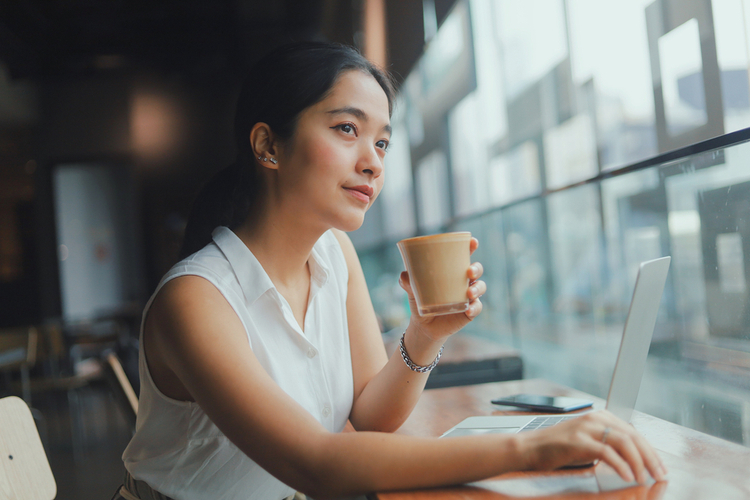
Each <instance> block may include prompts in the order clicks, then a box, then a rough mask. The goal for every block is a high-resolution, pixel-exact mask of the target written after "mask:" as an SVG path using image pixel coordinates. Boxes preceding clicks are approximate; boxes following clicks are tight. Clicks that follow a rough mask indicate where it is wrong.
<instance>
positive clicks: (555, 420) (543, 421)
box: [520, 415, 580, 432]
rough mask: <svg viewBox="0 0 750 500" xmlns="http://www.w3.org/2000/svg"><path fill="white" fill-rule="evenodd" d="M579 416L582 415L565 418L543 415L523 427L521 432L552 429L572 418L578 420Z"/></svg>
mask: <svg viewBox="0 0 750 500" xmlns="http://www.w3.org/2000/svg"><path fill="white" fill-rule="evenodd" d="M578 416H580V415H568V416H564V417H549V416H547V415H542V416H539V417H535V418H534V419H533V420H532V421H531V422H529V423H528V424H526V425H525V426H523V427H522V428H521V431H520V432H525V431H533V430H536V429H544V428H546V427H551V426H553V425H555V424H559V423H560V422H564V421H565V420H570V419H571V418H576V417H578Z"/></svg>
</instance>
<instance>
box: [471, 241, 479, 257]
mask: <svg viewBox="0 0 750 500" xmlns="http://www.w3.org/2000/svg"><path fill="white" fill-rule="evenodd" d="M477 248H479V240H478V239H476V238H472V239H471V242H470V243H469V252H470V253H469V255H471V254H473V253H474V252H475V251H476V249H477Z"/></svg>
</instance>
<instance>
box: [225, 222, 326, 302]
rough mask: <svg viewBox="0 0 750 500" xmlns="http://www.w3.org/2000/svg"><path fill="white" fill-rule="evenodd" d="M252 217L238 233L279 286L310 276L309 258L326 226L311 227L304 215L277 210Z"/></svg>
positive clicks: (289, 284)
mask: <svg viewBox="0 0 750 500" xmlns="http://www.w3.org/2000/svg"><path fill="white" fill-rule="evenodd" d="M268 213H269V212H266V213H265V214H264V215H265V216H263V215H261V216H259V217H256V218H255V220H248V221H247V222H245V223H244V224H243V225H242V226H240V227H238V228H237V229H236V230H235V234H237V236H238V237H239V238H240V239H241V240H242V242H243V243H245V245H247V247H248V248H249V249H250V251H251V252H253V255H255V258H257V259H258V261H259V262H260V264H261V265H262V266H263V269H264V270H265V271H266V273H267V274H268V276H269V278H271V281H272V282H273V283H274V285H276V286H277V287H283V288H289V287H296V286H297V285H298V284H300V283H302V282H307V280H308V279H309V270H308V267H307V261H308V259H309V258H310V253H311V252H312V249H313V246H314V245H315V243H316V242H317V241H318V239H320V237H321V235H322V234H323V232H325V230H324V229H322V228H318V229H315V228H311V227H310V225H308V224H305V223H304V222H303V221H302V218H301V217H291V216H289V217H284V216H283V215H280V214H278V213H277V214H276V215H275V216H268Z"/></svg>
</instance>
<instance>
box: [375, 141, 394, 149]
mask: <svg viewBox="0 0 750 500" xmlns="http://www.w3.org/2000/svg"><path fill="white" fill-rule="evenodd" d="M375 146H377V147H379V148H380V149H382V150H383V151H386V152H387V151H388V146H390V143H389V142H388V141H386V140H385V139H383V140H382V141H378V142H376V143H375Z"/></svg>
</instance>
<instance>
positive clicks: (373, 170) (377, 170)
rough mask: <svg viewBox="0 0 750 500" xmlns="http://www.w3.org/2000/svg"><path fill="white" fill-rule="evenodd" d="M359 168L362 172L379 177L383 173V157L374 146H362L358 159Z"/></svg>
mask: <svg viewBox="0 0 750 500" xmlns="http://www.w3.org/2000/svg"><path fill="white" fill-rule="evenodd" d="M359 169H360V171H361V172H362V173H364V174H367V175H370V176H372V177H376V178H377V177H380V176H381V175H382V173H383V158H382V157H381V156H380V155H379V154H378V151H377V149H376V148H375V147H371V148H364V151H363V152H362V156H361V157H360V159H359Z"/></svg>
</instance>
